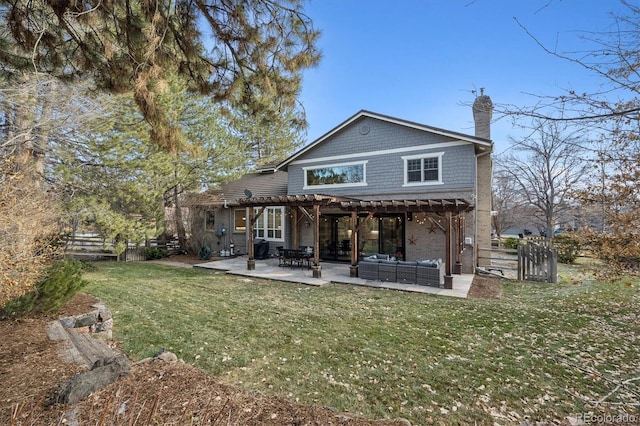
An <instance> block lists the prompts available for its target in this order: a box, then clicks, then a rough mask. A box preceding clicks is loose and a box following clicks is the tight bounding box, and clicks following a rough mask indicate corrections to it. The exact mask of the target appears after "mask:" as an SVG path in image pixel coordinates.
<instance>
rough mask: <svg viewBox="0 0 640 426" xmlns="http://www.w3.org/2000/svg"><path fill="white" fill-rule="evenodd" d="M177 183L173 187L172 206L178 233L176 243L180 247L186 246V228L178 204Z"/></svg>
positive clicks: (178, 192)
mask: <svg viewBox="0 0 640 426" xmlns="http://www.w3.org/2000/svg"><path fill="white" fill-rule="evenodd" d="M178 187H179V186H178V185H176V186H174V187H173V207H174V217H175V221H176V233H177V234H178V244H179V245H180V248H181V249H186V248H187V230H186V228H185V227H184V221H183V220H182V207H181V205H180V191H179V189H178Z"/></svg>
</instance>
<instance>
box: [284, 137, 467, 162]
mask: <svg viewBox="0 0 640 426" xmlns="http://www.w3.org/2000/svg"><path fill="white" fill-rule="evenodd" d="M461 145H469V142H463V141H456V142H443V143H434V144H429V145H418V146H409V147H404V148H395V149H382V150H378V151H368V152H357V153H354V154H345V155H335V156H332V157H319V158H310V159H308V160H296V161H292V162H291V163H289V164H310V163H318V162H321V161H340V160H349V159H352V158H362V157H364V156H367V157H371V156H376V155H388V154H400V153H403V152H412V151H424V150H432V149H443V148H449V147H453V146H461ZM416 155H422V154H416ZM427 155H429V154H427Z"/></svg>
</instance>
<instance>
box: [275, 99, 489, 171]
mask: <svg viewBox="0 0 640 426" xmlns="http://www.w3.org/2000/svg"><path fill="white" fill-rule="evenodd" d="M361 117H370V118H375V119H378V120H382V121H386V122H388V123H393V124H399V125H401V126H405V127H410V128H413V129H417V130H421V131H425V132H431V133H436V134H439V135H442V136H448V137H453V138H456V139H459V140H462V141H466V142H470V143H473V144H477V145H480V146H484V147H491V146H492V145H493V142H492V141H491V140H490V139H485V138H480V137H477V136H471V135H467V134H465V133H460V132H454V131H451V130H445V129H441V128H439V127H433V126H427V125H425V124H420V123H416V122H414V121H409V120H403V119H401V118H396V117H391V116H389V115H384V114H378V113H375V112H371V111H367V110H364V109H363V110H360V111H359V112H357V113H356V114H354V115H352V116H351V117H350V118H348V119H346V120H345V121H343V122H342V123H341V124H338V125H337V126H336V127H334V128H333V129H331V130H329V131H328V132H327V133H325V134H324V135H322V136H320V137H319V138H318V139H316V140H315V141H313V142H311V143H310V144H308V145H307V146H305V147H303V148H302V149H300V150H299V151H298V152H295V153H294V154H292V155H291V156H289V158H287V159H285V160H284V161H282V162H281V163H280V164H278V165H277V166H275V168H274V170H279V169H281V168H282V167H284V166H286V165H288V164H289V163H291V162H292V161H293V160H295V159H296V158H298V157H299V156H301V155H302V154H304V153H305V152H307V151H309V150H311V149H312V148H314V147H315V146H317V145H319V144H320V143H322V142H324V140H325V139H328V138H329V137H331V136H333V135H334V134H336V133H338V132H339V131H340V130H342V129H344V128H345V127H347V126H348V125H350V124H351V123H353V122H354V121H356V120H358V119H359V118H361Z"/></svg>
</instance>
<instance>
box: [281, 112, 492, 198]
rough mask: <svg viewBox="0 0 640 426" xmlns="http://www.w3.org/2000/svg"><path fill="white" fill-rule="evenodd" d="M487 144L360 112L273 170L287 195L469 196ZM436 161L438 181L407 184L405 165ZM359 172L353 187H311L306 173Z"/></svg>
mask: <svg viewBox="0 0 640 426" xmlns="http://www.w3.org/2000/svg"><path fill="white" fill-rule="evenodd" d="M478 147H480V148H484V149H487V148H490V147H491V141H488V140H485V139H482V138H476V137H473V136H469V135H464V134H461V133H456V132H450V131H445V130H442V129H438V128H435V127H429V126H424V125H420V124H417V123H413V122H408V121H404V120H399V119H394V118H391V117H388V116H382V115H379V114H374V113H371V112H367V111H361V112H359V113H358V114H356V115H354V116H353V117H351V118H350V119H348V120H347V121H345V122H344V123H343V124H341V125H340V126H338V127H336V128H334V129H333V130H332V131H330V132H328V133H327V134H325V135H324V136H322V137H321V138H320V139H318V140H317V141H315V142H313V143H312V144H310V145H308V146H307V147H306V148H303V149H302V150H300V151H299V152H298V153H296V154H294V155H293V156H291V157H289V158H288V159H287V160H285V161H284V162H282V163H281V164H280V165H278V166H277V168H279V169H286V170H287V171H288V174H289V189H288V193H289V194H291V195H295V194H311V193H331V194H334V195H340V196H350V197H355V198H362V199H367V198H369V199H371V198H377V199H393V198H398V197H401V198H410V199H424V198H447V197H450V196H451V195H453V196H454V197H464V196H465V195H466V196H468V195H469V192H470V191H473V190H474V186H475V154H476V150H477V149H478ZM421 158H437V161H438V162H439V169H440V170H439V171H438V173H440V175H439V179H438V180H437V181H435V182H434V181H429V182H418V183H415V182H407V172H406V168H407V161H411V160H415V159H418V160H417V161H420V160H419V159H421ZM332 167H357V168H358V171H359V173H363V174H364V176H363V178H362V179H361V180H359V181H357V182H356V183H353V184H346V185H345V184H339V185H310V184H309V183H308V182H307V181H306V178H307V177H308V173H309V170H316V169H322V168H332Z"/></svg>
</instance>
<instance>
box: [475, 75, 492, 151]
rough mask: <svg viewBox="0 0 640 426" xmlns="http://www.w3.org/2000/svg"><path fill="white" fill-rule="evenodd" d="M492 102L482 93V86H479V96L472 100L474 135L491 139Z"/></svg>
mask: <svg viewBox="0 0 640 426" xmlns="http://www.w3.org/2000/svg"><path fill="white" fill-rule="evenodd" d="M492 115H493V102H491V98H490V97H489V96H487V95H485V94H484V87H481V88H480V96H478V97H477V98H476V100H475V101H474V102H473V121H475V123H476V136H477V137H479V138H484V139H491V116H492Z"/></svg>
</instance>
